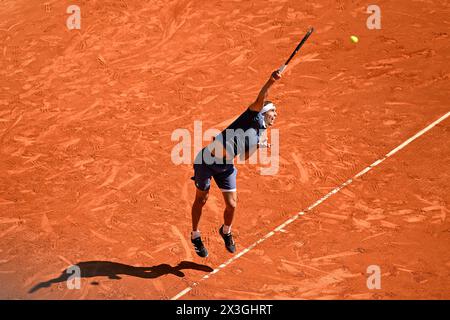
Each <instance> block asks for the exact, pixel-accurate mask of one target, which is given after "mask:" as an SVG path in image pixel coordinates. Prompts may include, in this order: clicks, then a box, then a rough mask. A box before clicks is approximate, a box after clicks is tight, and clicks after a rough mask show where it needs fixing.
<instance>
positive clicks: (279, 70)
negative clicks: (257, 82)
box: [278, 64, 287, 74]
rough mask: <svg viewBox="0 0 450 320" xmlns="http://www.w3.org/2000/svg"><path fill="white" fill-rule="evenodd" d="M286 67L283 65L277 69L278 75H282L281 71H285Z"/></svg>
mask: <svg viewBox="0 0 450 320" xmlns="http://www.w3.org/2000/svg"><path fill="white" fill-rule="evenodd" d="M286 67H287V65H285V64H283V65H282V66H281V67H279V68H278V72H279V73H280V74H282V73H283V71H284V69H286Z"/></svg>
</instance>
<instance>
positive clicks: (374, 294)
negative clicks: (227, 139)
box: [0, 0, 450, 299]
mask: <svg viewBox="0 0 450 320" xmlns="http://www.w3.org/2000/svg"><path fill="white" fill-rule="evenodd" d="M71 4H77V5H79V6H80V8H81V18H82V20H81V30H68V29H67V27H66V19H67V18H68V16H69V15H68V14H67V13H66V8H67V7H68V6H69V5H71ZM370 4H372V2H370V3H369V2H365V1H359V0H358V1H343V0H342V1H331V0H329V1H327V0H324V1H312V2H311V1H310V2H305V1H286V0H276V1H260V0H257V1H255V0H254V1H231V0H227V1H218V0H214V1H203V0H201V1H182V0H175V1H159V0H152V1H137V0H136V1H131V0H128V1H125V0H122V1H116V0H114V1H113V0H104V1H95V0H93V1H48V2H47V4H44V2H43V1H38V0H16V1H12V0H4V1H1V2H0V21H1V22H0V40H1V41H0V43H1V45H0V56H1V59H0V88H1V89H0V169H1V170H0V213H1V214H0V298H2V299H16V298H18V299H170V298H172V297H174V296H175V295H177V294H178V293H180V292H181V291H183V290H184V289H185V288H188V287H191V286H192V285H193V284H194V283H196V282H198V281H199V280H200V279H201V278H202V277H203V276H205V275H207V274H208V273H210V272H211V271H212V270H213V269H216V268H217V267H218V266H220V265H221V264H222V263H224V262H226V261H227V260H228V259H229V258H231V257H232V255H230V254H229V253H227V252H226V251H225V248H224V246H223V242H222V239H221V238H220V237H219V235H218V232H217V229H218V228H219V226H220V225H221V223H222V214H223V200H222V195H221V194H220V191H219V190H218V188H217V187H216V185H215V184H214V183H213V186H212V189H211V193H210V198H209V200H208V203H207V204H206V206H205V208H204V214H203V217H202V221H201V230H202V233H203V237H204V239H205V243H206V245H207V247H208V249H209V252H210V256H209V257H208V258H207V259H201V258H199V257H197V256H196V254H195V252H194V251H193V249H192V247H191V244H190V240H189V233H190V231H191V222H190V208H191V203H192V200H193V198H194V192H195V187H194V184H193V183H192V181H191V180H190V179H189V178H190V177H191V176H192V173H193V170H192V167H191V165H187V164H186V165H179V166H177V165H175V164H173V163H172V161H171V157H170V154H171V150H172V148H173V147H174V146H175V144H176V142H173V141H171V134H172V132H173V131H174V130H175V129H177V128H186V129H189V130H190V131H191V132H193V127H194V121H195V120H201V121H203V129H204V130H206V129H208V128H218V129H223V128H224V127H226V125H228V124H229V123H230V122H231V121H232V120H233V119H234V118H235V117H236V116H237V115H238V114H240V113H241V112H242V111H243V110H245V108H246V107H247V106H248V105H249V104H250V103H251V102H252V101H253V100H254V98H255V97H256V95H257V93H258V91H259V89H260V87H261V86H262V85H263V84H264V82H265V81H266V79H268V77H269V75H270V73H271V72H272V71H273V70H274V69H276V68H278V67H279V66H280V65H281V64H282V63H283V62H284V60H285V59H286V58H287V57H288V56H289V54H290V53H291V51H292V50H293V48H294V47H295V45H296V43H298V41H299V40H300V39H301V37H302V36H303V34H304V33H305V31H306V30H307V28H308V27H309V26H314V27H315V29H316V31H315V32H314V33H313V35H312V36H311V38H310V39H309V40H308V42H307V43H306V44H305V46H304V47H303V48H302V50H301V52H300V54H299V55H298V56H296V57H295V58H294V60H293V61H292V63H291V64H290V65H289V67H288V69H287V70H286V72H285V73H284V74H283V78H282V79H281V80H280V81H279V82H278V83H276V84H275V85H274V87H273V88H272V89H271V92H270V95H269V97H270V99H271V100H273V101H274V102H275V103H276V104H277V105H278V107H279V108H278V113H279V116H278V119H277V125H276V127H277V128H278V129H279V130H280V168H279V172H278V174H277V175H275V176H261V175H260V174H259V170H258V168H259V165H238V170H239V174H238V182H237V183H238V199H239V200H238V211H237V215H236V219H235V222H234V226H233V230H234V232H235V236H236V242H237V246H238V252H240V251H241V250H243V249H245V248H246V247H248V246H250V245H251V244H253V243H254V242H255V241H257V240H259V239H260V238H261V237H263V236H264V235H266V234H267V233H268V232H270V231H272V230H274V229H275V228H276V227H277V226H279V225H280V224H281V223H283V222H284V221H286V220H287V219H289V218H290V217H292V216H294V215H295V214H296V213H298V212H299V211H302V210H304V209H305V208H307V207H308V206H310V205H311V204H312V203H314V202H315V201H317V200H318V199H320V198H321V197H323V196H324V195H326V194H327V193H328V192H330V191H331V190H333V188H335V187H336V186H339V185H341V184H342V183H343V182H345V181H346V180H347V179H349V178H351V177H353V176H354V175H355V174H356V173H358V172H360V171H361V170H363V169H364V168H366V167H367V166H369V165H370V164H371V163H373V162H374V161H375V160H377V159H380V158H382V157H383V156H384V155H385V154H387V153H388V152H389V151H391V150H393V149H394V148H396V147H397V146H399V145H400V144H401V143H403V142H404V141H405V140H407V139H408V138H410V137H411V136H413V135H414V134H416V133H417V132H419V131H420V130H422V129H423V128H425V127H426V126H428V125H429V124H430V123H432V122H434V121H436V120H437V119H439V118H440V117H442V116H443V115H445V114H446V113H447V112H448V111H450V104H449V92H450V90H449V89H450V85H449V77H450V67H449V61H450V42H449V27H450V19H449V14H450V5H449V4H448V3H447V2H445V1H444V2H443V1H437V0H435V1H433V0H423V1H407V0H402V1H383V0H379V1H377V2H376V4H377V5H378V6H380V8H381V10H382V20H381V21H382V28H381V30H369V29H367V27H366V20H367V18H368V16H369V14H367V13H366V8H367V6H368V5H370ZM351 35H357V36H358V37H359V40H360V41H359V43H357V44H354V43H352V42H351V41H350V38H349V37H350V36H351ZM206 143H208V141H204V145H205V144H206ZM449 190H450V118H447V119H446V120H444V121H442V122H440V123H439V124H437V125H436V126H435V127H434V128H432V129H431V130H429V131H428V132H426V133H425V134H424V135H422V136H421V137H419V138H418V139H417V140H415V141H413V142H412V143H410V144H408V145H407V146H406V147H405V148H404V149H402V150H400V151H398V152H397V153H396V154H395V155H393V156H392V157H390V158H389V159H387V160H386V161H384V162H383V163H381V164H380V165H379V166H377V167H375V168H373V169H372V170H371V171H370V172H368V173H367V174H365V175H364V176H362V177H361V178H359V179H355V180H354V181H353V183H352V184H350V185H348V186H347V187H345V188H343V189H342V190H340V191H339V192H338V193H336V194H334V195H333V196H331V197H329V198H328V199H327V200H326V201H324V202H323V203H322V204H320V205H319V206H317V207H316V208H314V209H313V210H312V211H310V212H308V213H306V214H305V215H303V216H301V217H300V218H299V219H297V220H296V221H295V222H294V223H292V224H290V225H289V226H287V227H286V228H285V229H284V230H282V231H281V232H277V233H276V234H275V235H274V236H273V237H271V238H270V239H267V240H266V241H264V242H263V243H261V244H259V245H257V246H256V247H254V248H253V249H252V250H251V251H250V252H248V253H247V254H245V255H243V256H242V257H240V258H239V259H237V260H236V261H234V262H232V263H231V264H229V265H227V266H226V267H225V268H223V269H221V270H220V272H218V273H216V274H213V275H211V276H210V277H209V278H208V279H206V280H204V281H201V283H200V284H199V285H198V286H195V287H194V288H193V290H191V291H189V292H188V293H186V294H185V295H183V296H182V297H181V298H182V299H430V298H432V299H450V220H449V218H450V206H449V205H450V192H449ZM74 264H78V265H79V266H80V267H81V269H82V276H83V278H82V279H81V289H80V290H69V289H68V288H67V286H66V281H65V280H66V279H67V276H65V275H64V272H65V270H66V269H67V268H68V267H70V266H71V265H74ZM370 265H378V266H379V267H380V268H381V273H382V278H381V285H382V287H381V289H379V290H369V289H368V288H367V286H366V280H367V277H368V274H367V273H366V269H367V267H368V266H370ZM83 272H84V273H83Z"/></svg>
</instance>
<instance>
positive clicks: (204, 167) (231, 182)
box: [191, 161, 237, 192]
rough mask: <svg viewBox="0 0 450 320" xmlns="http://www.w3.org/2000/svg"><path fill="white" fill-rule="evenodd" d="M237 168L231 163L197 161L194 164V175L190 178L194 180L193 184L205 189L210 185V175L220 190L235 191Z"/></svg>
mask: <svg viewBox="0 0 450 320" xmlns="http://www.w3.org/2000/svg"><path fill="white" fill-rule="evenodd" d="M236 176H237V169H236V167H235V166H234V165H233V163H223V164H220V163H211V164H208V163H206V162H205V161H199V162H196V163H195V164H194V176H193V177H192V178H191V179H192V180H194V181H195V186H196V187H197V188H198V189H200V190H202V191H207V190H209V188H210V187H211V177H213V178H214V181H215V182H216V184H217V186H218V187H219V189H220V190H221V191H222V192H234V191H236Z"/></svg>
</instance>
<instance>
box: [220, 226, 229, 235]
mask: <svg viewBox="0 0 450 320" xmlns="http://www.w3.org/2000/svg"><path fill="white" fill-rule="evenodd" d="M222 230H223V233H225V234H229V233H230V232H231V226H227V225H223V229H222Z"/></svg>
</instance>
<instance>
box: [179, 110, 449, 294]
mask: <svg viewBox="0 0 450 320" xmlns="http://www.w3.org/2000/svg"><path fill="white" fill-rule="evenodd" d="M449 116H450V111H449V112H447V113H446V114H445V115H443V116H442V117H440V118H439V119H437V120H436V121H435V122H433V123H432V124H430V125H429V126H428V127H426V128H425V129H423V130H421V131H419V132H418V133H416V134H415V135H414V136H412V137H411V138H409V139H408V140H406V141H405V142H403V143H402V144H401V145H399V146H398V147H397V148H395V149H394V150H392V151H391V152H389V153H388V154H386V155H385V156H384V157H382V158H381V159H378V160H377V161H375V162H374V163H372V164H371V165H370V166H368V167H367V168H365V169H363V170H362V171H361V172H359V173H357V174H356V175H355V176H354V177H353V178H351V179H348V180H347V181H345V182H344V183H343V184H341V185H340V186H338V187H336V188H334V189H333V190H332V191H330V192H329V193H327V194H326V195H325V196H323V197H322V198H321V199H319V200H317V201H316V202H314V203H313V204H312V205H310V206H309V207H308V208H307V209H306V210H304V211H302V212H299V213H296V214H295V215H294V216H293V217H292V218H290V219H288V220H286V221H285V222H283V223H282V224H281V225H279V226H278V227H276V228H275V229H274V230H273V231H270V232H269V233H268V234H266V235H265V236H264V237H262V238H261V239H259V240H257V241H256V242H254V243H253V244H251V245H250V246H249V247H247V248H246V249H244V250H242V251H241V252H239V253H238V254H237V255H235V256H233V257H232V258H231V259H229V260H228V261H226V262H224V263H222V264H221V265H220V266H219V267H217V268H216V269H214V270H213V271H211V272H210V273H209V274H207V275H205V276H204V277H203V278H201V279H200V280H199V281H198V282H195V283H193V284H192V286H191V287H187V288H186V289H184V290H183V291H181V292H180V293H178V294H177V295H175V296H174V297H173V298H171V300H177V299H179V298H181V297H182V296H184V295H185V294H186V293H188V292H189V291H191V290H192V289H193V288H194V287H196V286H197V285H198V284H199V283H200V282H201V281H204V280H206V279H208V278H209V277H210V276H211V275H213V274H215V273H217V272H219V271H220V270H221V269H223V268H225V267H226V266H228V265H229V264H230V263H232V262H233V261H235V260H237V259H239V258H240V257H242V256H243V255H244V254H246V253H247V252H249V251H250V250H252V249H253V248H254V247H256V246H257V245H258V244H260V243H261V242H263V241H265V240H267V239H269V238H270V237H271V236H273V235H274V234H275V233H276V232H281V230H282V229H284V228H285V227H286V226H287V225H289V224H291V223H292V222H294V221H295V220H297V219H298V218H299V216H301V215H303V214H305V213H306V212H308V211H310V210H312V209H314V208H315V207H317V206H318V205H319V204H321V203H322V202H324V201H325V200H326V199H328V198H329V197H330V196H332V195H333V194H335V193H337V192H339V191H340V190H341V189H342V188H344V187H346V186H348V185H349V184H350V183H352V182H353V180H354V179H356V178H359V177H361V176H363V175H364V174H366V173H367V172H369V171H370V170H372V169H373V168H375V167H376V166H377V165H379V164H380V163H382V162H383V161H384V160H386V159H387V158H389V157H391V156H392V155H394V154H395V153H397V152H398V151H400V150H401V149H403V148H404V147H405V146H407V145H408V144H410V143H411V142H413V141H414V140H416V139H417V138H418V137H420V136H421V135H423V134H424V133H426V132H427V131H429V130H430V129H432V128H433V127H434V126H435V125H437V124H438V123H440V122H442V121H444V120H445V119H447V118H448V117H449Z"/></svg>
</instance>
